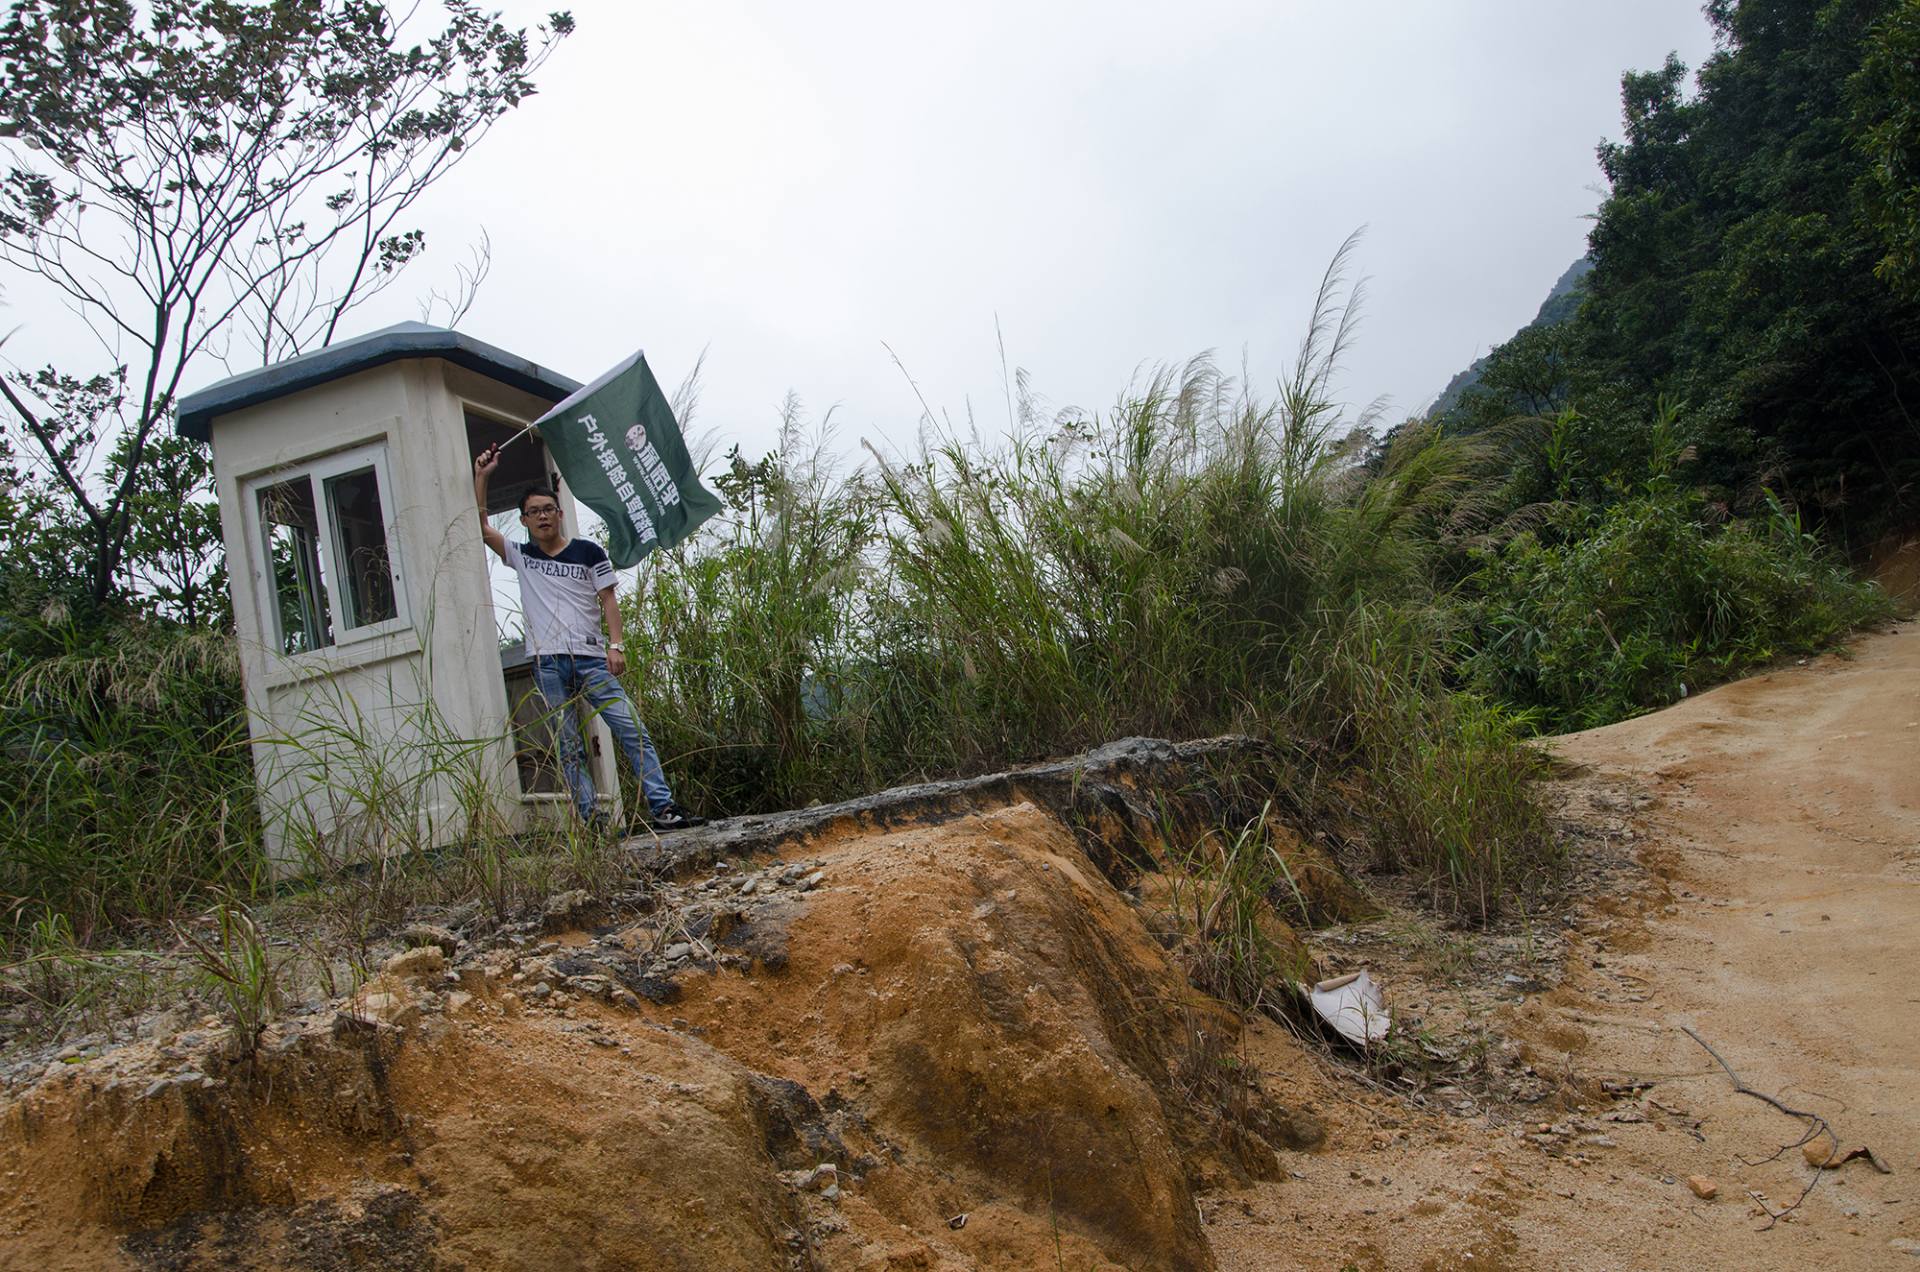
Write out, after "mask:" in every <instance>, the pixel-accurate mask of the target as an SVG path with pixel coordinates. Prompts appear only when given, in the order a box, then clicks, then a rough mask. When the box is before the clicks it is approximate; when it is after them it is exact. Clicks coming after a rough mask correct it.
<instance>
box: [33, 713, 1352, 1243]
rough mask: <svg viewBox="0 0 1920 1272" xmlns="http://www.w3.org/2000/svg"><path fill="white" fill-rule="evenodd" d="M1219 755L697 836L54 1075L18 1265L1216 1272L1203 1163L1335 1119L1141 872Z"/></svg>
mask: <svg viewBox="0 0 1920 1272" xmlns="http://www.w3.org/2000/svg"><path fill="white" fill-rule="evenodd" d="M1208 758H1209V753H1208V751H1207V748H1206V747H1205V746H1204V745H1203V746H1200V747H1196V748H1187V749H1185V750H1184V751H1182V752H1178V753H1176V750H1175V749H1174V748H1169V747H1166V746H1165V745H1164V744H1136V745H1134V746H1132V747H1127V746H1120V747H1116V748H1109V749H1108V750H1107V751H1106V752H1104V753H1100V754H1096V756H1094V757H1089V759H1088V760H1087V761H1084V762H1079V763H1076V764H1072V765H1060V766H1054V767H1053V768H1050V769H1043V770H1033V771H1029V772H1027V773H1024V774H1020V775H1014V776H1012V777H1001V778H994V779H983V780H981V781H976V782H971V783H950V784H945V785H942V786H938V787H929V788H920V789H918V790H915V791H909V792H906V793H904V794H896V795H894V796H892V797H882V798H880V799H877V800H873V801H864V802H862V804H860V805H857V806H848V807H843V808H835V809H824V810H818V811H815V812H810V813H805V814H797V815H793V816H790V817H787V818H780V819H770V820H768V821H765V822H761V823H755V824H736V825H731V826H725V827H721V828H718V829H716V830H714V831H713V832H712V833H710V834H707V835H704V836H687V837H684V838H680V837H677V838H676V839H675V840H674V841H672V842H670V843H668V844H664V845H659V846H656V847H653V848H651V849H648V851H651V852H653V853H655V854H656V855H657V858H658V864H659V865H660V867H661V868H662V870H663V871H665V872H667V873H668V874H669V875H671V876H672V877H674V878H676V879H677V882H672V883H663V884H662V885H661V890H660V893H659V895H658V896H657V897H656V898H655V904H654V905H653V906H652V907H651V908H650V909H649V911H648V912H647V913H643V914H639V915H632V916H628V917H627V918H625V919H621V920H619V921H616V922H609V921H607V916H606V915H604V914H602V913H599V912H597V911H596V909H595V907H594V906H593V904H592V903H591V902H589V901H588V899H587V898H586V897H585V896H584V894H581V895H579V896H575V897H571V898H557V899H556V902H555V904H553V905H551V906H550V907H549V913H548V915H547V916H545V918H544V919H543V920H542V921H541V923H540V924H539V925H538V926H537V927H530V928H529V929H528V930H522V931H517V932H516V931H508V932H503V933H499V934H495V935H494V936H492V937H490V938H488V939H485V940H480V941H477V942H475V941H469V940H467V939H464V938H463V937H462V936H461V934H459V933H453V932H447V933H444V934H440V935H439V936H438V937H437V938H436V939H437V942H438V943H437V944H426V945H422V946H420V947H418V948H415V949H413V950H411V951H410V952H408V953H405V954H403V955H400V956H399V957H398V958H397V959H396V960H395V961H394V962H392V963H390V964H389V966H388V969H387V970H386V971H385V972H384V973H383V974H382V975H381V976H379V977H378V978H376V979H375V980H374V981H373V982H372V983H370V984H369V985H368V986H366V987H365V989H364V990H362V991H361V992H360V993H359V994H358V995H357V996H356V997H355V998H354V999H352V1000H350V1001H345V1002H342V1003H339V1004H336V1005H335V1007H334V1008H333V1009H331V1010H327V1011H324V1012H321V1013H318V1014H309V1015H305V1016H299V1017H295V1018H290V1019H286V1020H282V1021H280V1022H277V1023H276V1024H274V1025H272V1026H270V1027H269V1028H268V1030H267V1031H266V1034H265V1035H264V1037H263V1038H262V1040H261V1043H260V1045H259V1046H258V1047H257V1048H256V1049H254V1050H252V1051H250V1052H244V1053H240V1054H236V1051H235V1048H234V1047H233V1045H232V1040H231V1038H230V1037H229V1036H228V1035H227V1034H226V1032H225V1031H224V1030H222V1029H219V1028H214V1027H209V1028H205V1029H202V1030H199V1031H195V1032H192V1033H189V1034H186V1035H184V1036H175V1037H171V1038H165V1039H159V1040H154V1041H149V1042H145V1043H140V1044H137V1045H133V1046H128V1047H123V1048H120V1049H117V1050H113V1051H110V1052H108V1053H107V1054H105V1055H102V1056H97V1057H82V1058H80V1059H79V1060H78V1062H77V1063H69V1064H55V1065H53V1066H52V1068H51V1070H50V1071H49V1073H48V1075H47V1076H46V1077H45V1078H43V1079H42V1080H40V1081H39V1082H38V1083H37V1084H35V1085H34V1086H32V1087H31V1088H30V1089H28V1090H26V1091H24V1092H20V1093H17V1094H16V1095H15V1097H14V1098H12V1099H11V1100H10V1101H9V1102H8V1103H7V1104H6V1106H5V1107H4V1110H0V1179H3V1180H4V1184H5V1187H4V1188H3V1189H0V1263H5V1264H6V1265H8V1266H21V1267H28V1266H31V1267H37V1268H43V1269H63V1268H76V1269H77V1268H113V1267H121V1268H173V1267H182V1268H184V1267H231V1268H283V1267H284V1268H346V1267H356V1268H357V1267H409V1268H432V1267H444V1268H453V1267H462V1268H472V1269H480V1268H534V1267H554V1268H559V1267H578V1268H688V1269H693V1268H700V1269H713V1268H742V1269H767V1268H782V1267H795V1268H806V1267H833V1268H869V1267H870V1268H896V1267H897V1268H920V1267H925V1268H933V1267H943V1268H972V1267H1039V1266H1048V1267H1052V1266H1066V1267H1073V1268H1107V1267H1111V1268H1165V1269H1188V1268H1205V1267H1209V1266H1212V1257H1211V1254H1210V1250H1209V1246H1208V1243H1207V1239H1206V1236H1205V1234H1204V1232H1203V1231H1202V1226H1201V1221H1200V1210H1199V1208H1198V1207H1197V1206H1196V1203H1195V1187H1196V1185H1205V1186H1218V1185H1220V1184H1229V1185H1236V1186H1245V1185H1248V1184H1251V1183H1253V1182H1254V1181H1255V1180H1257V1179H1259V1178H1262V1177H1274V1176H1277V1175H1278V1174H1280V1173H1281V1170H1282V1167H1281V1165H1280V1161H1281V1158H1280V1156H1279V1155H1278V1153H1277V1151H1276V1150H1279V1151H1280V1152H1291V1151H1292V1150H1296V1149H1300V1148H1304V1147H1307V1146H1310V1145H1311V1144H1312V1143H1314V1142H1316V1141H1317V1139H1318V1137H1319V1135H1320V1131H1319V1129H1318V1126H1317V1123H1316V1122H1315V1121H1314V1119H1313V1118H1312V1117H1311V1115H1309V1114H1308V1113H1306V1112H1304V1111H1302V1110H1300V1109H1298V1108H1294V1107H1289V1105H1288V1104H1287V1103H1284V1102H1282V1100H1280V1099H1278V1098H1276V1094H1277V1093H1276V1092H1273V1091H1268V1090H1265V1089H1263V1088H1262V1087H1261V1086H1260V1085H1259V1084H1258V1082H1257V1081H1253V1080H1249V1079H1248V1077H1247V1076H1246V1075H1245V1074H1244V1072H1243V1071H1242V1070H1241V1069H1240V1068H1239V1067H1237V1066H1235V1065H1233V1064H1232V1063H1231V1062H1230V1058H1231V1055H1232V1053H1233V1050H1234V1048H1235V1046H1236V1045H1237V1043H1238V1042H1239V1039H1240V1025H1239V1022H1238V1020H1237V1019H1236V1018H1235V1016H1234V1015H1232V1014H1231V1013H1229V1012H1227V1011H1226V1010H1224V1009H1223V1008H1222V1007H1220V1005H1219V1004H1217V1003H1215V1002H1213V1001H1212V1000H1210V999H1208V998H1206V997H1204V996H1203V995H1201V994H1199V993H1197V992H1195V991H1194V990H1193V989H1192V988H1191V987H1190V986H1189V985H1188V983H1187V982H1186V980H1185V978H1184V976H1183V974H1182V973H1181V971H1180V970H1179V969H1178V968H1177V967H1176V966H1175V965H1174V964H1173V963H1172V962H1171V961H1170V960H1169V959H1168V957H1167V955H1166V954H1165V953H1164V951H1163V949H1162V946H1161V944H1160V943H1159V942H1158V941H1156V940H1155V939H1154V938H1153V937H1152V936H1151V935H1150V934H1149V932H1148V930H1147V928H1146V927H1145V926H1144V925H1143V923H1142V921H1141V918H1140V915H1139V913H1138V910H1137V907H1136V905H1135V904H1134V903H1131V902H1130V901H1129V900H1128V899H1127V897H1126V896H1125V895H1124V894H1123V893H1122V892H1121V891H1120V890H1118V889H1117V888H1116V887H1115V882H1116V880H1119V881H1122V882H1124V881H1125V878H1126V876H1127V875H1128V874H1129V872H1131V871H1132V870H1134V869H1135V868H1136V867H1137V865H1138V864H1139V863H1140V862H1141V861H1143V860H1144V856H1143V854H1145V853H1148V852H1150V851H1151V848H1152V845H1151V843H1150V842H1148V841H1149V840H1150V839H1151V837H1152V834H1153V833H1154V832H1153V829H1152V828H1153V826H1154V824H1155V823H1157V822H1164V821H1165V820H1166V819H1168V818H1169V817H1171V818H1173V819H1174V820H1176V821H1177V820H1179V819H1180V818H1181V817H1183V816H1185V817H1189V818H1191V819H1194V820H1196V821H1198V822H1205V821H1208V820H1210V819H1217V817H1218V815H1219V813H1220V812H1221V808H1220V807H1219V803H1220V800H1221V799H1223V798H1226V797H1225V796H1223V795H1222V794H1221V793H1220V792H1219V791H1217V790H1216V789H1214V788H1213V787H1212V786H1211V785H1210V784H1209V782H1208V778H1207V774H1206V772H1205V768H1206V763H1207V761H1208ZM1147 790H1151V791H1152V792H1153V793H1154V795H1155V796H1156V799H1155V801H1154V804H1153V807H1151V808H1149V806H1148V801H1147V799H1146V797H1145V793H1144V792H1145V791H1147ZM1299 852H1300V854H1301V855H1300V857H1299V859H1298V860H1297V861H1296V862H1295V867H1296V870H1297V871H1298V872H1300V873H1301V876H1302V877H1303V878H1308V877H1311V876H1312V874H1313V872H1314V870H1315V869H1316V868H1318V867H1317V866H1316V861H1315V860H1314V859H1313V857H1314V854H1312V853H1310V852H1309V851H1308V850H1307V849H1305V848H1304V847H1303V848H1301V849H1300V850H1299ZM1322 864H1324V863H1322ZM449 955H452V957H451V959H449V957H448V956H449ZM823 1167H824V1169H823Z"/></svg>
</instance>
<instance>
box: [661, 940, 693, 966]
mask: <svg viewBox="0 0 1920 1272" xmlns="http://www.w3.org/2000/svg"><path fill="white" fill-rule="evenodd" d="M691 953H693V946H691V945H689V944H687V943H686V942H685V941H675V942H674V943H673V944H672V945H669V946H667V948H666V950H665V952H664V955H663V957H665V958H666V960H667V961H668V962H669V963H671V962H673V961H674V960H675V959H679V958H685V957H687V956H688V955H689V954H691Z"/></svg>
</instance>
